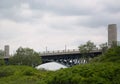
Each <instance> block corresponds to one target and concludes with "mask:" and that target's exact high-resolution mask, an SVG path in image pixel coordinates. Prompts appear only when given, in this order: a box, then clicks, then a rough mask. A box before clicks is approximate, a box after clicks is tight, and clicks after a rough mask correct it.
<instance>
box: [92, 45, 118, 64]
mask: <svg viewBox="0 0 120 84" xmlns="http://www.w3.org/2000/svg"><path fill="white" fill-rule="evenodd" d="M91 62H115V63H120V46H117V47H113V48H110V49H108V50H107V51H106V52H105V53H104V54H103V55H101V56H98V57H96V58H94V59H93V60H91Z"/></svg>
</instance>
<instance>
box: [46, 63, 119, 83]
mask: <svg viewBox="0 0 120 84" xmlns="http://www.w3.org/2000/svg"><path fill="white" fill-rule="evenodd" d="M108 65H109V66H108ZM116 71H117V72H116ZM119 73H120V64H113V63H105V64H104V63H103V64H102V63H96V64H86V65H80V66H75V67H72V68H68V69H64V70H60V71H57V72H56V73H55V75H54V76H53V78H52V79H51V80H49V81H48V84H119V83H120V81H119V80H117V81H116V79H119V78H120V74H119ZM116 76H117V77H116Z"/></svg>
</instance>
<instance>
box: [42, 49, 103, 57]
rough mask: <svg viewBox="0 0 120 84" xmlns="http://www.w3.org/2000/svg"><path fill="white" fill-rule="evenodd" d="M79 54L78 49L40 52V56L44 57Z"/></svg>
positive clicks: (96, 50)
mask: <svg viewBox="0 0 120 84" xmlns="http://www.w3.org/2000/svg"><path fill="white" fill-rule="evenodd" d="M100 51H101V50H98V49H95V50H93V51H92V52H100ZM76 53H80V51H79V50H78V49H72V50H57V51H47V52H42V53H41V55H42V56H46V55H60V54H76Z"/></svg>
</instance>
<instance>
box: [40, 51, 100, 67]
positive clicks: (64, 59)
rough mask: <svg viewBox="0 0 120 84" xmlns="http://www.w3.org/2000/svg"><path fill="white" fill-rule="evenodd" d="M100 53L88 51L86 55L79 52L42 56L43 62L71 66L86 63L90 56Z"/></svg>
mask: <svg viewBox="0 0 120 84" xmlns="http://www.w3.org/2000/svg"><path fill="white" fill-rule="evenodd" d="M100 54H102V53H101V52H94V53H88V54H86V55H82V54H80V53H76V54H62V55H46V56H42V61H43V63H47V62H52V61H54V62H59V63H61V64H64V65H66V66H73V65H78V64H85V63H88V62H89V61H90V60H91V59H92V58H94V57H96V56H98V55H100Z"/></svg>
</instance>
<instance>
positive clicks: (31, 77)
mask: <svg viewBox="0 0 120 84" xmlns="http://www.w3.org/2000/svg"><path fill="white" fill-rule="evenodd" d="M119 79H120V47H114V48H111V49H109V50H107V51H106V52H105V53H104V54H102V55H101V56H98V57H97V58H95V59H93V60H91V62H90V63H89V64H82V65H77V66H74V67H71V68H67V69H61V70H58V71H55V72H48V71H39V70H36V69H35V68H32V67H28V66H1V67H0V84H120V80H119Z"/></svg>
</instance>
